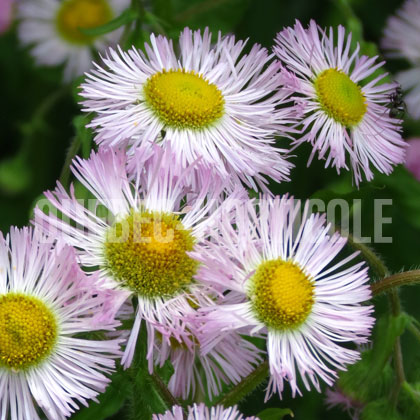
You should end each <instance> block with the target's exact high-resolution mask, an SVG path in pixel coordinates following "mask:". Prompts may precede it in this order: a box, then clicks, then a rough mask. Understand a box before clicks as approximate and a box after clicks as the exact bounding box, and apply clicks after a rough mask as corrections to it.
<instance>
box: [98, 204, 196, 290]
mask: <svg viewBox="0 0 420 420" xmlns="http://www.w3.org/2000/svg"><path fill="white" fill-rule="evenodd" d="M193 247H194V238H193V236H192V234H191V231H190V230H188V229H185V228H184V226H183V225H182V223H181V221H180V220H179V218H178V216H176V215H173V214H167V213H158V212H153V213H152V212H131V213H130V215H129V216H128V217H127V218H126V219H124V220H122V221H120V222H117V223H115V224H114V226H112V227H111V228H110V229H109V231H108V233H107V238H106V241H105V260H106V268H107V269H108V270H109V271H110V273H111V274H112V275H113V276H114V278H115V279H116V280H117V281H119V282H120V283H121V284H122V285H123V286H125V287H128V288H129V289H130V290H132V291H134V292H135V293H137V294H139V295H140V296H143V297H148V298H156V297H170V296H173V295H175V294H176V293H178V292H180V291H182V290H186V289H187V287H188V286H189V285H190V284H191V283H192V282H193V275H194V274H195V273H196V271H197V267H198V262H197V261H195V260H193V259H192V258H190V257H189V256H188V255H187V254H186V252H187V251H192V249H193Z"/></svg>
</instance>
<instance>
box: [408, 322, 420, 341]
mask: <svg viewBox="0 0 420 420" xmlns="http://www.w3.org/2000/svg"><path fill="white" fill-rule="evenodd" d="M407 329H408V331H410V332H411V334H413V335H414V337H416V338H417V340H418V341H419V342H420V330H419V329H418V328H417V327H416V326H415V325H414V324H413V323H412V322H411V323H410V324H408V327H407Z"/></svg>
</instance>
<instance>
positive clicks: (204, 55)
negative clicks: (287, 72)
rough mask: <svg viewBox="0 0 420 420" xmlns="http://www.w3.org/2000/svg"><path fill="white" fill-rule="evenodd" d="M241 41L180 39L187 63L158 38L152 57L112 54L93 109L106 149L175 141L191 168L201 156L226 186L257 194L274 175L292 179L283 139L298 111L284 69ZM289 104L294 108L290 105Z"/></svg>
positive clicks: (193, 35) (149, 50)
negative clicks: (235, 184)
mask: <svg viewBox="0 0 420 420" xmlns="http://www.w3.org/2000/svg"><path fill="white" fill-rule="evenodd" d="M245 44H246V43H245V42H244V41H236V40H235V38H234V37H233V36H227V37H224V38H222V37H221V35H220V34H219V36H218V38H217V41H216V43H215V44H214V45H211V34H210V33H209V31H208V30H207V29H206V30H205V31H204V33H203V34H201V33H200V31H195V32H192V31H191V30H190V29H188V28H186V29H185V30H184V31H183V32H182V33H181V35H180V39H179V51H180V52H179V55H177V54H175V50H174V47H173V45H172V41H170V40H168V39H167V38H165V37H163V36H158V37H155V36H154V35H152V36H151V38H150V45H148V44H146V46H145V48H146V54H144V53H143V52H141V51H139V50H137V49H135V48H133V49H131V50H130V51H128V52H124V51H122V50H120V49H119V50H118V51H114V50H112V49H110V50H109V52H108V54H107V56H106V57H105V58H104V59H103V62H104V67H103V68H102V67H100V66H97V68H96V70H92V71H91V72H90V73H88V74H87V80H86V82H85V83H84V84H82V92H81V96H82V97H84V98H85V100H84V102H83V106H84V110H85V111H87V112H94V113H96V114H97V116H96V117H95V118H94V119H93V121H92V124H91V126H92V127H94V128H95V129H96V131H97V135H96V142H97V143H98V144H100V145H104V146H116V145H118V146H120V145H124V146H137V145H140V144H147V143H148V142H150V141H151V142H156V143H160V144H163V145H165V144H167V142H168V141H170V142H171V143H172V144H173V145H174V150H176V153H177V161H178V163H179V164H180V165H182V166H183V167H186V165H188V164H191V163H192V162H193V161H195V160H196V159H197V158H198V157H200V156H201V157H202V161H203V163H204V164H206V165H207V166H209V167H211V168H212V169H213V170H214V171H215V172H216V173H218V174H219V175H220V176H222V177H223V178H229V177H235V178H239V179H240V180H242V181H244V182H246V183H247V184H248V185H249V186H252V187H254V188H255V183H257V184H259V185H260V186H262V187H263V186H264V183H265V182H266V180H265V178H264V177H265V176H268V177H271V178H273V179H275V180H276V181H281V180H286V179H288V174H289V171H290V168H291V166H292V165H291V164H290V163H289V162H288V161H286V160H285V158H284V154H283V152H284V150H282V149H279V148H277V147H276V146H275V144H274V142H275V140H274V136H276V135H278V136H281V135H285V134H286V133H287V132H288V131H290V129H289V128H288V125H289V123H290V122H292V121H293V120H294V116H295V109H294V107H293V106H292V105H291V104H290V103H289V104H288V106H286V105H287V102H288V94H286V93H285V90H284V89H282V85H281V77H280V64H279V63H278V62H276V61H272V56H271V55H269V54H268V52H267V50H266V49H265V48H262V47H260V46H259V45H254V46H253V47H252V48H251V50H250V52H249V53H248V54H245V55H244V54H243V50H244V48H245ZM282 105H285V106H282Z"/></svg>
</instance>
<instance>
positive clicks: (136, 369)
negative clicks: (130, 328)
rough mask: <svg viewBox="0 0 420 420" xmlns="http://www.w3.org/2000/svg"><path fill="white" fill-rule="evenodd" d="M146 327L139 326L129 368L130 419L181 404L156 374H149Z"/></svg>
mask: <svg viewBox="0 0 420 420" xmlns="http://www.w3.org/2000/svg"><path fill="white" fill-rule="evenodd" d="M146 355H147V329H146V325H145V324H144V322H142V325H141V327H140V333H139V337H138V339H137V343H136V350H135V353H134V358H133V363H132V366H131V367H130V369H129V375H130V380H131V384H132V385H131V394H130V397H131V398H130V400H131V404H130V409H131V418H132V420H145V419H151V418H152V415H153V414H158V413H163V412H165V411H166V410H169V409H171V408H172V406H174V405H181V404H180V403H179V401H178V400H177V399H176V398H175V397H174V396H173V395H172V394H171V392H170V391H169V389H168V388H167V387H166V385H165V384H164V383H163V381H162V380H161V378H160V377H159V376H158V375H157V374H156V373H153V374H149V371H148V366H147V357H146Z"/></svg>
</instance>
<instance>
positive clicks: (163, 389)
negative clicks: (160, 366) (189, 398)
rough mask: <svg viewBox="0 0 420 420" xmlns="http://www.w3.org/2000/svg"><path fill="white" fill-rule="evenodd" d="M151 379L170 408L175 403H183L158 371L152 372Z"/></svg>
mask: <svg viewBox="0 0 420 420" xmlns="http://www.w3.org/2000/svg"><path fill="white" fill-rule="evenodd" d="M151 379H152V382H153V384H154V385H155V387H156V389H157V390H158V392H159V395H160V397H161V398H162V400H163V401H164V402H165V404H166V405H167V407H168V408H171V407H172V406H174V405H179V406H180V405H181V404H180V403H179V401H178V400H177V399H176V398H175V397H174V396H173V395H172V393H171V392H170V391H169V389H168V388H167V386H166V385H165V384H164V383H163V381H162V379H161V378H160V377H159V376H158V375H157V374H156V373H152V375H151Z"/></svg>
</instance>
